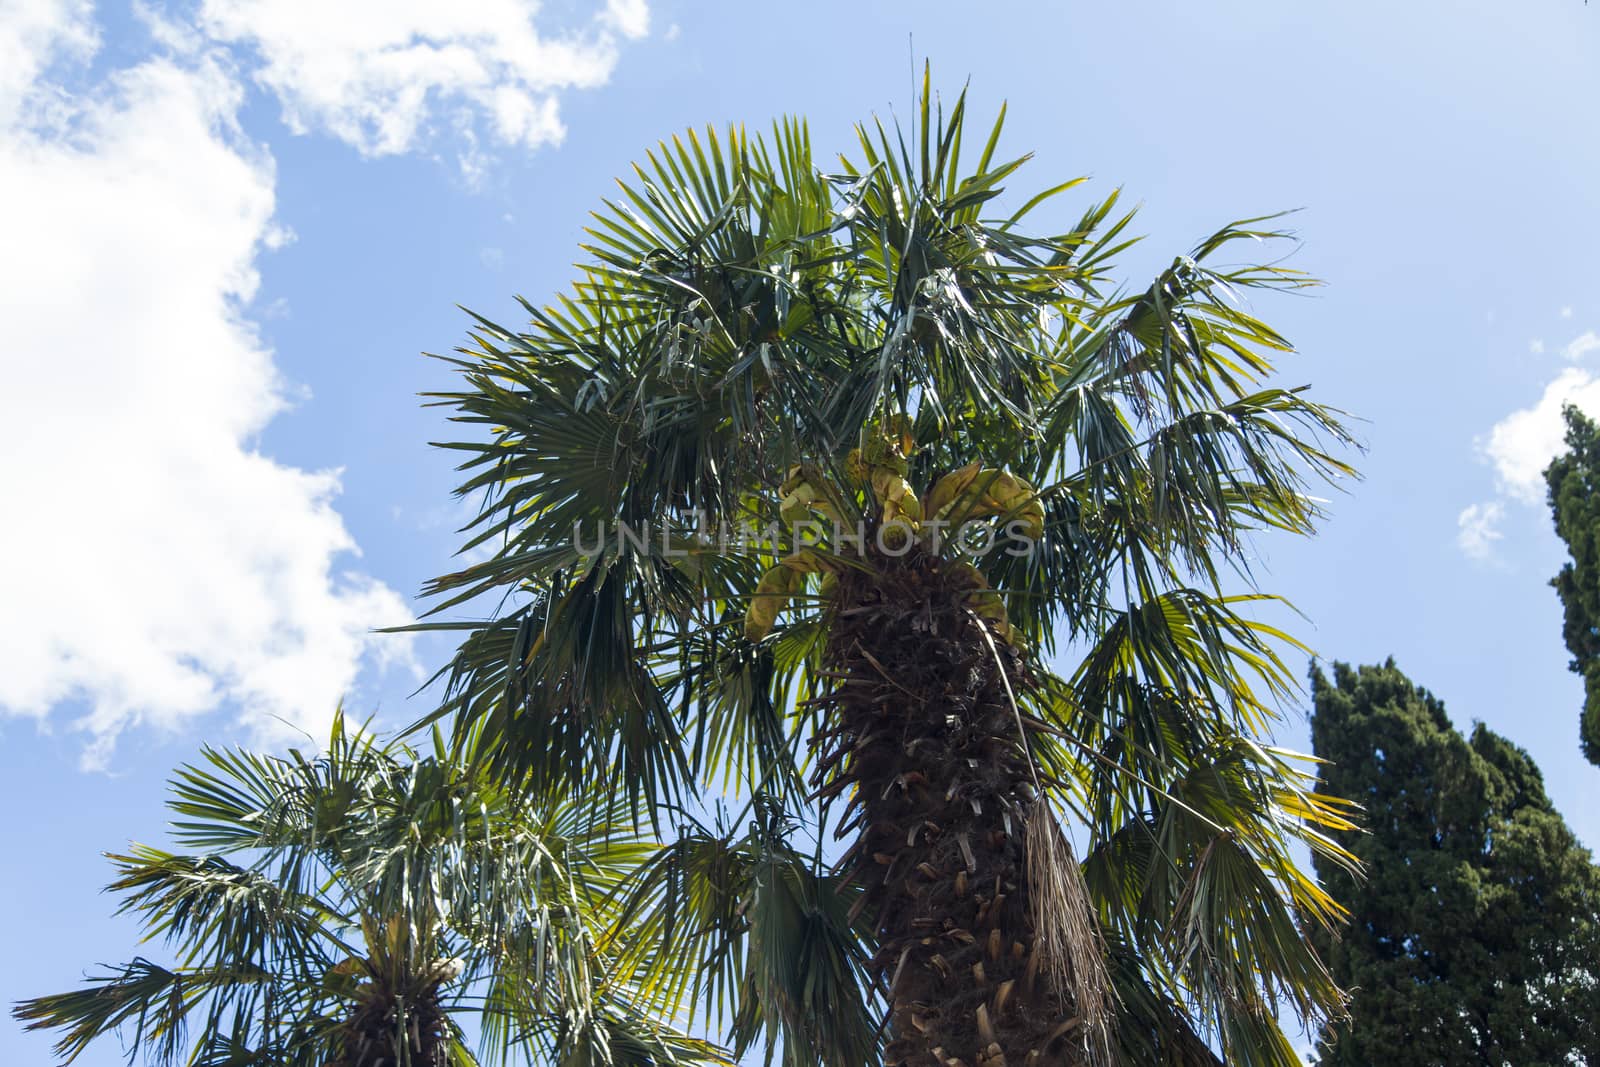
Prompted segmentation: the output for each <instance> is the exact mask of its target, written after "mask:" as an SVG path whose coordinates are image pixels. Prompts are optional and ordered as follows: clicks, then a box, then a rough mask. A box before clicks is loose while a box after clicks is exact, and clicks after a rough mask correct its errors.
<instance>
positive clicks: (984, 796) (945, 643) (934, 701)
mask: <svg viewBox="0 0 1600 1067" xmlns="http://www.w3.org/2000/svg"><path fill="white" fill-rule="evenodd" d="M869 563H870V564H871V565H872V566H871V568H870V570H869V571H868V572H865V573H862V572H857V571H855V570H854V569H851V570H849V571H847V572H846V573H844V574H843V575H841V576H840V578H839V585H838V590H837V592H836V594H835V597H834V605H835V607H834V614H833V616H832V620H831V628H830V633H829V643H828V647H827V653H826V655H827V659H828V673H829V676H830V677H832V678H833V679H834V687H833V688H832V690H831V691H830V692H829V693H828V694H827V695H826V696H824V697H823V698H821V703H822V704H823V705H824V706H825V707H826V709H827V711H828V713H829V719H828V721H829V723H830V725H829V727H828V728H827V729H826V730H825V731H824V732H823V733H822V734H821V735H820V736H819V738H818V741H817V743H818V744H819V746H820V747H821V750H822V751H821V753H820V758H819V761H818V765H817V771H816V779H815V782H814V784H816V785H817V786H818V787H819V788H820V791H821V794H822V796H823V797H825V798H827V799H829V800H832V799H833V798H839V797H846V798H847V801H846V805H845V812H844V817H843V821H842V823H841V825H840V828H839V833H840V834H841V835H842V834H844V833H848V832H850V831H852V830H856V831H857V838H856V840H855V842H854V844H853V846H852V847H851V848H850V850H849V851H848V852H847V853H846V855H845V857H844V859H843V861H842V864H843V867H844V869H845V870H846V871H848V872H849V874H850V875H851V876H852V877H853V879H854V880H855V881H857V882H858V883H859V884H861V885H862V886H864V887H865V889H866V893H865V896H864V898H863V901H862V905H861V906H864V907H865V908H867V909H868V914H869V915H871V916H872V918H873V924H874V927H875V930H876V933H877V938H878V953H877V955H876V957H875V959H874V963H875V966H876V967H877V969H878V971H879V974H880V976H881V980H882V982H883V983H884V985H885V986H886V988H887V989H888V990H889V1000H890V1004H891V1016H890V1021H889V1026H890V1034H889V1037H890V1042H889V1046H888V1050H887V1054H886V1057H885V1064H886V1065H888V1067H896V1065H901V1067H955V1065H958V1064H959V1065H963V1067H1038V1065H1043V1064H1077V1063H1085V1062H1089V1059H1090V1056H1089V1051H1088V1050H1089V1045H1088V1043H1087V1042H1088V1039H1087V1036H1086V1034H1085V1030H1086V1029H1087V1028H1086V1027H1085V1026H1084V1025H1083V1022H1082V1019H1081V1018H1080V1014H1081V1013H1080V1012H1078V1011H1077V1010H1076V1007H1077V1006H1076V1005H1074V1004H1073V1003H1070V1001H1071V999H1072V996H1071V994H1070V993H1063V992H1061V991H1060V989H1059V985H1058V984H1057V983H1053V982H1051V981H1049V980H1048V976H1047V974H1046V973H1042V972H1043V971H1045V970H1047V969H1048V968H1046V967H1042V966H1041V964H1042V963H1043V962H1044V961H1042V960H1041V955H1042V954H1041V953H1040V951H1039V950H1038V945H1036V943H1035V942H1036V934H1035V930H1034V920H1033V918H1032V914H1033V912H1032V908H1031V907H1030V900H1029V877H1028V874H1029V872H1028V868H1027V855H1026V849H1027V841H1028V835H1027V833H1026V829H1025V828H1026V827H1027V825H1028V821H1029V816H1030V814H1031V812H1032V806H1033V804H1034V802H1035V795H1036V789H1035V784H1034V777H1033V772H1032V770H1031V769H1030V765H1029V762H1028V757H1027V755H1026V752H1025V746H1024V738H1023V736H1022V724H1021V718H1020V716H1019V714H1018V712H1017V710H1016V706H1015V704H1014V702H1013V701H1012V699H1011V691H1015V690H1020V687H1022V686H1025V685H1027V684H1028V671H1027V666H1026V663H1025V659H1024V657H1023V656H1022V655H1021V654H1020V653H1019V652H1018V651H1017V650H1016V649H1014V648H1013V647H1011V646H1010V645H1009V644H1008V643H1006V641H1005V640H1004V639H1003V638H1001V637H1000V636H999V635H998V634H997V633H995V632H994V630H993V629H992V624H989V623H986V622H984V621H983V620H982V619H981V618H980V617H979V616H978V615H977V614H976V613H975V612H974V611H973V610H972V607H971V595H972V593H973V592H974V589H973V585H972V579H971V577H970V576H969V575H967V574H963V573H962V571H961V570H960V569H959V568H954V567H951V566H949V565H947V564H941V562H940V561H939V560H938V559H936V558H934V557H932V556H929V555H926V554H924V553H922V552H921V551H920V550H913V551H911V552H910V553H908V554H906V555H904V556H902V557H898V558H894V557H888V556H883V555H879V556H877V557H875V558H872V559H870V560H869Z"/></svg>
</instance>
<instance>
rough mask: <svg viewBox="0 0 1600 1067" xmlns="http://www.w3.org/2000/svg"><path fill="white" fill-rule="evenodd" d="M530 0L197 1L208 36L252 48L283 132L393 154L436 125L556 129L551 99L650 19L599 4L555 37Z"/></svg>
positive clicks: (512, 140)
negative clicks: (321, 134) (316, 133)
mask: <svg viewBox="0 0 1600 1067" xmlns="http://www.w3.org/2000/svg"><path fill="white" fill-rule="evenodd" d="M537 13H538V4H537V3H536V2H534V0H450V2H447V3H441V2H439V0H339V2H337V3H329V2H327V0H203V2H202V4H201V7H200V17H199V23H200V26H201V27H202V29H203V30H204V31H205V32H206V33H207V34H209V35H210V36H211V37H212V38H214V39H215V40H218V41H224V42H228V43H231V44H235V45H239V46H242V47H244V48H246V49H248V50H250V51H252V52H253V53H254V54H255V55H257V56H259V59H260V63H259V66H258V68H257V69H256V70H255V77H256V80H257V81H258V82H259V83H260V84H261V85H263V86H265V87H266V88H267V89H269V90H270V91H271V92H273V93H274V94H275V95H276V96H277V97H278V98H279V100H280V101H281V102H282V105H283V109H284V116H285V118H286V120H287V121H288V123H289V124H290V126H291V127H292V128H294V129H296V130H297V131H307V130H321V131H326V132H328V133H331V134H333V135H334V136H335V137H338V138H340V139H341V140H344V141H347V142H349V143H350V144H352V145H354V146H355V147H356V148H357V149H359V150H360V151H362V152H364V153H367V154H369V155H386V154H391V153H396V152H405V151H409V150H411V149H413V148H416V147H418V146H419V145H421V144H422V143H424V142H425V141H426V140H427V139H428V136H429V134H430V133H431V132H432V127H433V125H434V124H435V123H438V122H440V121H444V122H447V123H448V124H449V125H451V126H452V127H453V128H455V129H456V130H457V132H458V133H460V132H465V133H466V134H468V135H469V136H468V138H467V139H468V141H469V148H468V152H467V157H466V159H467V164H468V171H469V177H470V173H471V172H472V170H473V169H474V168H480V167H481V165H482V164H481V161H479V160H478V159H476V158H475V157H474V156H473V154H472V153H473V151H475V148H474V144H475V138H474V137H473V136H472V135H473V132H474V130H475V128H476V127H477V126H478V124H479V123H480V122H486V124H487V127H488V132H489V133H490V134H491V135H492V137H493V139H494V140H497V141H499V142H501V143H503V144H506V145H513V146H517V145H520V146H524V147H529V148H534V147H538V146H540V145H543V144H550V143H555V142H559V141H560V140H561V138H562V137H563V136H564V135H565V132H566V131H565V127H564V126H563V124H562V121H561V114H560V94H561V93H562V92H563V91H564V90H568V89H587V88H594V87H596V86H599V85H602V84H604V83H605V82H606V81H607V79H609V78H610V76H611V72H612V69H613V68H614V67H615V65H616V62H617V52H618V47H619V44H620V41H621V40H622V39H623V38H637V37H641V36H643V35H645V34H646V33H647V32H648V31H649V28H650V12H649V8H648V7H647V5H646V3H645V0H609V2H608V3H607V4H606V6H605V7H604V8H603V9H601V10H600V11H599V12H598V13H596V14H594V15H593V16H591V18H590V19H589V22H588V24H587V25H584V26H582V27H580V28H578V29H576V30H572V31H569V32H566V33H562V34H558V35H550V34H545V33H542V32H541V31H540V30H538V29H537V28H536V27H535V25H534V17H535V15H536V14H537Z"/></svg>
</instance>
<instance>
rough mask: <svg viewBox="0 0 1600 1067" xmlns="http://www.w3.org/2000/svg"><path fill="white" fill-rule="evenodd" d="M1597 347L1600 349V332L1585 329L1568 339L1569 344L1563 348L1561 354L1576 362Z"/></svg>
mask: <svg viewBox="0 0 1600 1067" xmlns="http://www.w3.org/2000/svg"><path fill="white" fill-rule="evenodd" d="M1596 349H1600V334H1597V333H1595V332H1594V331H1593V330H1585V331H1584V332H1583V333H1581V334H1579V335H1578V336H1577V337H1574V338H1573V339H1572V340H1570V341H1568V342H1567V346H1566V347H1565V348H1563V349H1562V350H1561V354H1562V355H1563V356H1566V357H1567V358H1568V359H1570V360H1572V361H1573V362H1574V363H1576V362H1577V361H1578V360H1580V359H1582V358H1583V357H1584V356H1587V355H1588V354H1589V353H1590V352H1593V351H1595V350H1596Z"/></svg>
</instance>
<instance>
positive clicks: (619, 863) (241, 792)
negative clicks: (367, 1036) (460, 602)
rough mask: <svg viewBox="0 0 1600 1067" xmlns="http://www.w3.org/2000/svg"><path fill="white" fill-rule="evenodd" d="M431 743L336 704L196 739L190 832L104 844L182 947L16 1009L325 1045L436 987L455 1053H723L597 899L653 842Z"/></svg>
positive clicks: (660, 1057) (202, 1058)
mask: <svg viewBox="0 0 1600 1067" xmlns="http://www.w3.org/2000/svg"><path fill="white" fill-rule="evenodd" d="M435 747H436V753H435V754H434V755H428V756H422V755H419V754H418V753H416V752H415V751H413V750H411V749H409V748H405V747H401V746H398V745H395V744H386V745H384V744H379V743H377V742H376V741H375V740H374V739H373V738H372V737H370V736H369V735H366V734H364V733H361V732H360V731H355V730H349V729H347V728H346V725H345V722H344V718H343V716H342V715H340V716H338V717H336V719H335V724H334V728H333V733H332V736H331V739H330V743H329V746H328V748H327V750H326V751H325V752H324V753H322V754H321V755H318V756H314V757H311V756H305V755H302V754H300V753H298V752H291V753H290V754H288V755H287V756H261V755H257V754H254V753H250V752H245V751H224V750H217V749H207V750H206V751H205V754H204V759H203V761H202V762H201V763H199V764H197V765H192V766H187V767H184V768H182V769H180V770H179V771H178V772H177V774H176V776H175V778H174V780H173V786H172V790H173V795H172V799H171V801H170V803H169V806H170V808H171V810H172V812H173V814H174V816H175V817H176V818H175V821H174V824H173V827H174V837H175V838H176V840H177V842H178V843H179V845H180V846H184V847H189V848H193V849H196V851H193V852H169V851H165V850H162V849H156V848H151V847H148V846H143V845H135V846H133V847H132V849H131V850H130V851H129V852H128V853H127V854H126V855H119V856H113V857H111V859H112V862H113V864H114V865H115V867H116V871H117V873H116V877H115V878H114V880H113V881H112V882H111V884H110V886H109V887H108V889H109V890H110V891H111V892H112V893H114V894H116V895H118V896H119V897H120V898H121V904H120V909H121V910H122V911H124V912H127V913H130V914H133V915H136V916H137V917H138V918H139V920H140V922H141V924H142V926H143V928H144V932H145V940H146V941H147V942H149V943H152V944H158V945H161V946H163V947H164V949H165V951H166V952H167V953H168V954H170V955H171V956H172V957H174V958H175V959H176V963H175V964H174V965H171V966H163V965H160V964H157V963H155V962H152V961H151V960H150V959H148V958H145V957H138V958H136V959H135V960H133V961H132V962H131V963H129V964H127V965H125V966H123V967H121V968H117V969H113V970H111V971H109V972H107V973H104V974H101V975H98V976H96V977H94V978H92V979H91V981H90V984H89V985H88V987H87V988H84V989H80V990H75V991H72V992H69V993H62V994H56V995H53V996H45V997H39V998H35V999H33V1000H29V1001H26V1002H24V1003H23V1004H21V1005H20V1006H19V1007H18V1008H17V1009H16V1015H17V1017H18V1018H19V1019H22V1020H23V1021H24V1022H25V1023H26V1024H27V1026H28V1027H29V1028H30V1029H38V1028H52V1029H60V1030H61V1031H62V1032H63V1036H62V1037H61V1038H60V1040H59V1041H58V1043H57V1045H56V1051H57V1052H58V1053H59V1054H60V1055H61V1056H62V1057H63V1058H64V1059H66V1060H67V1061H70V1060H72V1059H74V1058H76V1057H77V1056H78V1055H79V1054H81V1053H82V1052H83V1050H84V1048H85V1047H86V1046H87V1045H88V1044H89V1043H90V1042H91V1041H93V1040H94V1039H96V1038H98V1037H100V1036H102V1035H104V1034H106V1033H109V1032H112V1031H116V1032H119V1033H121V1034H122V1036H123V1038H124V1041H125V1043H126V1044H127V1046H128V1047H129V1049H130V1050H131V1053H133V1054H142V1055H143V1056H144V1057H145V1059H146V1060H147V1061H148V1062H150V1063H156V1064H169V1063H176V1062H179V1061H180V1060H181V1061H183V1062H187V1063H191V1064H223V1063H237V1064H244V1063H263V1064H266V1063H271V1064H275V1065H282V1064H292V1065H297V1067H298V1065H305V1067H325V1065H326V1064H329V1063H335V1062H339V1061H340V1056H341V1055H342V1053H341V1052H340V1048H341V1047H342V1046H341V1042H342V1041H344V1040H345V1038H346V1029H347V1026H348V1024H349V1020H350V1018H351V1014H352V1012H353V1011H354V1006H355V1005H356V1004H357V1003H358V1002H361V1001H362V1000H363V998H364V997H367V996H368V995H369V993H368V992H364V991H376V990H380V989H389V990H393V991H394V992H395V997H396V1001H395V1002H396V1004H398V1005H400V1008H399V1009H397V1010H401V1011H402V1012H403V1011H404V1010H406V1009H405V1007H404V1006H405V1005H406V1004H407V1003H412V1004H415V1003H417V1002H418V1001H419V998H422V999H425V998H426V997H429V996H432V995H434V994H433V991H434V990H437V991H438V993H437V995H438V998H439V1000H440V1002H441V1004H442V1006H443V1009H444V1010H445V1011H446V1013H447V1015H449V1014H461V1015H466V1014H474V1015H478V1016H479V1017H480V1018H481V1020H482V1026H481V1031H482V1035H483V1040H482V1042H481V1045H480V1048H479V1050H478V1054H477V1055H476V1056H475V1055H474V1054H473V1053H471V1052H470V1051H469V1050H468V1049H467V1047H466V1046H465V1045H464V1044H462V1040H463V1039H462V1035H461V1031H460V1029H459V1027H457V1026H456V1024H455V1023H454V1022H450V1021H448V1019H447V1021H446V1032H445V1033H444V1034H443V1039H444V1040H445V1041H446V1042H447V1045H448V1049H449V1055H450V1056H451V1057H452V1060H453V1062H456V1063H461V1064H472V1065H474V1067H475V1065H477V1064H479V1063H484V1064H489V1063H497V1064H499V1063H513V1062H535V1061H536V1060H537V1057H543V1056H548V1057H551V1058H552V1060H553V1061H556V1062H562V1063H574V1064H585V1063H595V1064H600V1063H627V1064H637V1065H646V1064H650V1065H656V1067H661V1065H666V1064H699V1063H719V1062H725V1060H724V1058H723V1056H722V1054H721V1053H720V1052H719V1051H718V1050H717V1048H716V1047H715V1046H714V1045H711V1044H709V1043H707V1042H704V1041H701V1040H698V1039H696V1038H693V1037H691V1036H690V1035H688V1034H686V1033H684V1032H682V1031H681V1030H678V1029H676V1028H674V1026H673V1025H672V1020H671V1019H670V1017H668V1018H665V1019H662V1018H660V1017H658V1016H656V1015H654V1014H652V1013H651V1011H650V1008H651V1007H652V1006H653V1005H656V1004H659V1003H660V1002H661V1001H662V998H661V997H660V996H659V995H658V994H657V993H656V992H655V991H654V988H653V986H654V985H655V984H659V983H661V982H664V981H666V980H667V979H668V977H669V976H668V975H667V974H666V973H665V972H664V971H662V970H661V969H660V968H654V969H651V968H640V967H637V966H636V965H634V964H633V963H631V962H630V961H631V960H632V952H633V948H632V945H633V943H634V942H635V941H636V940H637V939H638V937H639V935H638V934H636V933H634V932H633V931H630V930H629V929H627V928H626V927H624V926H621V925H619V923H618V921H617V913H618V909H617V906H616V905H615V904H614V903H612V901H613V900H614V898H616V896H617V895H618V894H619V892H620V891H621V888H622V887H623V886H624V885H625V884H628V883H630V882H631V880H632V879H633V878H635V877H636V874H637V872H638V871H639V870H640V869H641V868H642V867H644V866H645V865H646V864H647V863H648V862H649V861H650V860H651V859H652V858H653V857H654V856H655V854H656V851H657V850H656V848H655V846H653V845H652V844H651V843H650V842H649V841H648V840H647V839H644V838H641V837H640V836H639V835H638V834H637V833H636V832H635V830H634V829H633V826H632V823H631V821H630V820H629V819H628V817H627V811H626V807H625V804H624V802H623V801H622V800H621V799H620V798H619V799H618V800H617V801H616V802H615V803H612V804H610V805H601V806H599V807H598V808H597V807H595V806H594V805H592V804H590V805H582V806H580V805H575V804H572V803H570V802H566V801H561V800H554V801H549V802H543V803H540V802H537V801H535V800H534V799H533V798H530V797H527V796H524V795H518V794H514V793H512V792H510V791H508V790H507V789H506V788H505V787H504V786H503V785H501V784H500V783H498V782H496V781H495V780H494V779H492V778H491V777H489V776H488V775H487V774H486V772H485V771H484V770H483V768H482V767H481V766H475V765H471V764H466V763H462V762H459V761H454V760H451V759H449V758H448V749H447V748H446V747H445V741H444V739H443V738H442V737H437V736H436V738H435ZM419 1067H420V1065H419Z"/></svg>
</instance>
